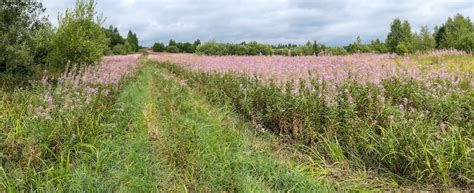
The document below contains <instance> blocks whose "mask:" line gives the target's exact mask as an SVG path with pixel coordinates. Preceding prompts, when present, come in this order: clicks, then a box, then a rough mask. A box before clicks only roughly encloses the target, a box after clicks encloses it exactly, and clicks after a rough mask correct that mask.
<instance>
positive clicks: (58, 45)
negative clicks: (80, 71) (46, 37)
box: [47, 0, 109, 69]
mask: <svg viewBox="0 0 474 193" xmlns="http://www.w3.org/2000/svg"><path fill="white" fill-rule="evenodd" d="M95 7H96V2H95V1H94V0H78V1H77V2H76V7H75V8H74V9H73V10H66V12H65V14H64V16H63V17H62V18H60V20H59V28H58V30H57V32H56V34H55V35H54V37H53V39H52V44H51V47H52V48H51V52H50V54H49V55H48V58H47V61H48V64H49V65H50V66H51V67H55V68H58V69H63V68H64V67H66V65H67V64H68V63H71V64H76V65H79V66H81V65H87V64H94V63H97V62H98V61H99V60H100V58H101V57H102V55H103V54H104V53H105V51H106V50H107V49H108V47H107V45H108V43H109V40H108V39H107V37H106V34H105V32H104V30H103V29H102V27H101V26H100V24H101V22H102V21H101V19H100V18H95V17H96V12H95Z"/></svg>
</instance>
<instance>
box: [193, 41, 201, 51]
mask: <svg viewBox="0 0 474 193" xmlns="http://www.w3.org/2000/svg"><path fill="white" fill-rule="evenodd" d="M193 45H194V50H195V51H196V49H197V47H198V46H199V45H201V40H199V39H197V40H196V41H194V43H193Z"/></svg>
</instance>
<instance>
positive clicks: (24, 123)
mask: <svg viewBox="0 0 474 193" xmlns="http://www.w3.org/2000/svg"><path fill="white" fill-rule="evenodd" d="M138 67H139V65H138V63H137V56H126V57H121V58H120V57H119V58H113V59H111V58H108V59H105V60H104V62H103V64H102V65H99V66H91V67H86V68H81V69H77V68H74V67H71V68H70V69H69V70H67V71H66V72H65V73H64V74H63V75H62V76H61V77H59V78H57V79H50V78H48V77H44V78H43V79H42V80H41V81H36V82H33V83H31V87H30V88H29V89H28V90H25V89H21V88H18V89H15V90H14V91H13V92H5V95H2V98H0V112H2V113H1V114H0V179H1V181H0V188H1V189H6V190H11V191H13V190H31V191H33V190H43V191H52V189H51V188H55V185H54V184H60V183H62V182H63V181H65V180H67V179H68V176H69V175H70V174H71V168H73V166H74V165H76V164H78V163H76V161H77V159H75V158H77V157H79V156H80V155H81V154H82V153H83V152H87V151H96V150H94V148H93V147H92V146H91V145H90V143H91V142H92V140H93V139H95V138H97V137H98V136H100V135H102V134H103V133H104V127H103V125H102V123H103V121H104V119H105V115H106V114H108V113H109V112H110V110H111V106H113V101H114V100H115V97H116V93H117V92H118V91H119V90H120V87H121V85H122V84H123V79H122V78H124V77H130V76H131V75H132V74H133V73H134V72H135V71H136V70H137V69H138ZM97 164H98V165H96V167H97V168H100V164H99V163H97Z"/></svg>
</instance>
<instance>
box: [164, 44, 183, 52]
mask: <svg viewBox="0 0 474 193" xmlns="http://www.w3.org/2000/svg"><path fill="white" fill-rule="evenodd" d="M166 51H167V52H169V53H179V52H180V50H179V48H178V46H174V45H173V46H168V48H166Z"/></svg>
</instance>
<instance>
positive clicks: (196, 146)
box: [155, 69, 330, 192]
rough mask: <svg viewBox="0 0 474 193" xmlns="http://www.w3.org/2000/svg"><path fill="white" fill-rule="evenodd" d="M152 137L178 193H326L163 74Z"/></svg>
mask: <svg viewBox="0 0 474 193" xmlns="http://www.w3.org/2000/svg"><path fill="white" fill-rule="evenodd" d="M155 74H156V75H155V77H156V83H155V84H156V85H157V87H158V91H157V92H158V93H159V94H158V95H157V96H156V100H157V103H156V108H157V110H156V112H157V113H158V119H157V120H158V122H157V123H156V128H157V129H156V133H157V136H159V140H160V141H161V143H162V145H163V146H164V148H163V150H164V151H167V153H166V155H167V156H166V159H167V160H168V163H169V164H171V165H172V166H173V167H174V168H175V169H177V171H178V173H179V176H178V178H179V181H180V182H181V183H183V184H182V188H183V189H182V190H181V191H197V192H202V191H210V192H222V191H228V192H274V191H295V192H327V191H329V190H330V189H329V187H328V186H327V185H323V184H322V183H320V182H318V181H315V179H314V178H312V177H310V176H308V175H307V174H306V173H304V172H301V171H299V170H298V168H297V167H295V166H294V165H292V164H289V163H288V162H284V161H279V159H277V158H275V157H274V156H272V154H271V153H270V152H267V151H262V150H260V149H258V148H256V147H258V145H257V144H261V143H263V144H265V143H268V142H266V141H264V140H258V141H255V138H254V136H255V133H249V131H251V128H250V125H249V124H248V123H244V122H242V121H241V120H239V119H238V118H236V117H234V116H232V114H233V113H232V112H231V111H229V109H226V108H223V109H222V108H216V107H214V106H211V105H209V104H208V102H207V101H206V100H205V98H203V97H202V96H200V95H199V94H197V93H194V92H193V91H192V90H191V89H189V88H188V87H187V86H184V85H181V84H180V82H179V80H177V79H175V78H174V77H173V76H172V75H171V74H170V73H168V72H166V71H165V70H163V69H158V70H157V71H156V72H155Z"/></svg>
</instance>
